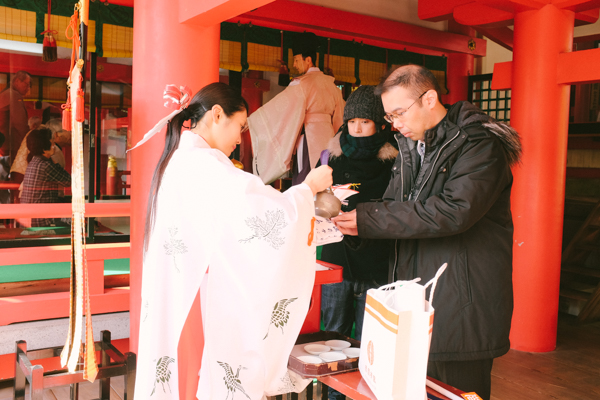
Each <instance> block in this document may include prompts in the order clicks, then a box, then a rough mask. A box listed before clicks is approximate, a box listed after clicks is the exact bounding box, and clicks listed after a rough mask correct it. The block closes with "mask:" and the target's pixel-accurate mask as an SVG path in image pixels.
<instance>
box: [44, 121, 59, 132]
mask: <svg viewBox="0 0 600 400" xmlns="http://www.w3.org/2000/svg"><path fill="white" fill-rule="evenodd" d="M44 126H45V127H46V128H48V129H50V130H51V131H52V134H53V135H54V134H55V133H57V132H60V131H62V120H60V119H58V118H52V119H51V120H49V121H48V122H46V123H45V124H44Z"/></svg>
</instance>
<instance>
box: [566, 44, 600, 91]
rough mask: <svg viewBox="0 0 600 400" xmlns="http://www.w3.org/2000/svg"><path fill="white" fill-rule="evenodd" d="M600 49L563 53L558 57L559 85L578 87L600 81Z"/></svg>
mask: <svg viewBox="0 0 600 400" xmlns="http://www.w3.org/2000/svg"><path fill="white" fill-rule="evenodd" d="M593 65H600V49H591V50H581V51H574V52H571V53H562V54H559V56H558V78H557V80H558V83H559V84H564V85H576V84H582V83H592V82H599V81H600V69H598V68H592V67H591V66H593Z"/></svg>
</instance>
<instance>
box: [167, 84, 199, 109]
mask: <svg viewBox="0 0 600 400" xmlns="http://www.w3.org/2000/svg"><path fill="white" fill-rule="evenodd" d="M163 99H165V100H166V101H165V107H167V108H171V109H173V110H183V109H184V108H186V107H187V106H188V105H189V104H190V101H191V100H192V91H191V90H190V88H189V87H187V86H176V85H167V87H166V88H165V91H164V92H163Z"/></svg>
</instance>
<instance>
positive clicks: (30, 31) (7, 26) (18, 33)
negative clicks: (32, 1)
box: [0, 7, 37, 43]
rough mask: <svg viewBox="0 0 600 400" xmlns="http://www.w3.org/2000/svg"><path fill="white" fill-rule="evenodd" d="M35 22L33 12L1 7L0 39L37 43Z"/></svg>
mask: <svg viewBox="0 0 600 400" xmlns="http://www.w3.org/2000/svg"><path fill="white" fill-rule="evenodd" d="M35 22H36V15H35V12H33V11H23V10H17V9H16V8H9V7H0V39H4V40H18V41H20V42H28V43H36V42H37V37H36V36H35Z"/></svg>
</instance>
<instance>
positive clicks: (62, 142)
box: [10, 117, 71, 182]
mask: <svg viewBox="0 0 600 400" xmlns="http://www.w3.org/2000/svg"><path fill="white" fill-rule="evenodd" d="M32 118H33V117H32ZM40 126H41V127H43V128H47V129H50V131H51V132H52V142H53V143H54V148H55V151H54V154H53V155H52V160H53V161H54V163H56V164H58V165H60V166H61V167H63V168H64V167H65V156H64V154H63V152H62V147H64V146H66V145H69V144H70V143H71V132H69V131H63V129H62V121H61V120H60V119H58V118H53V119H51V120H49V121H48V122H46V123H45V124H44V125H40ZM30 133H31V132H28V133H27V135H26V136H25V139H23V142H22V143H21V147H19V151H18V152H17V155H16V156H15V158H14V161H13V164H12V167H11V168H10V173H11V176H13V182H23V177H24V176H25V171H27V163H28V161H27V155H28V154H29V150H28V149H27V138H28V137H29V134H30Z"/></svg>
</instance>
